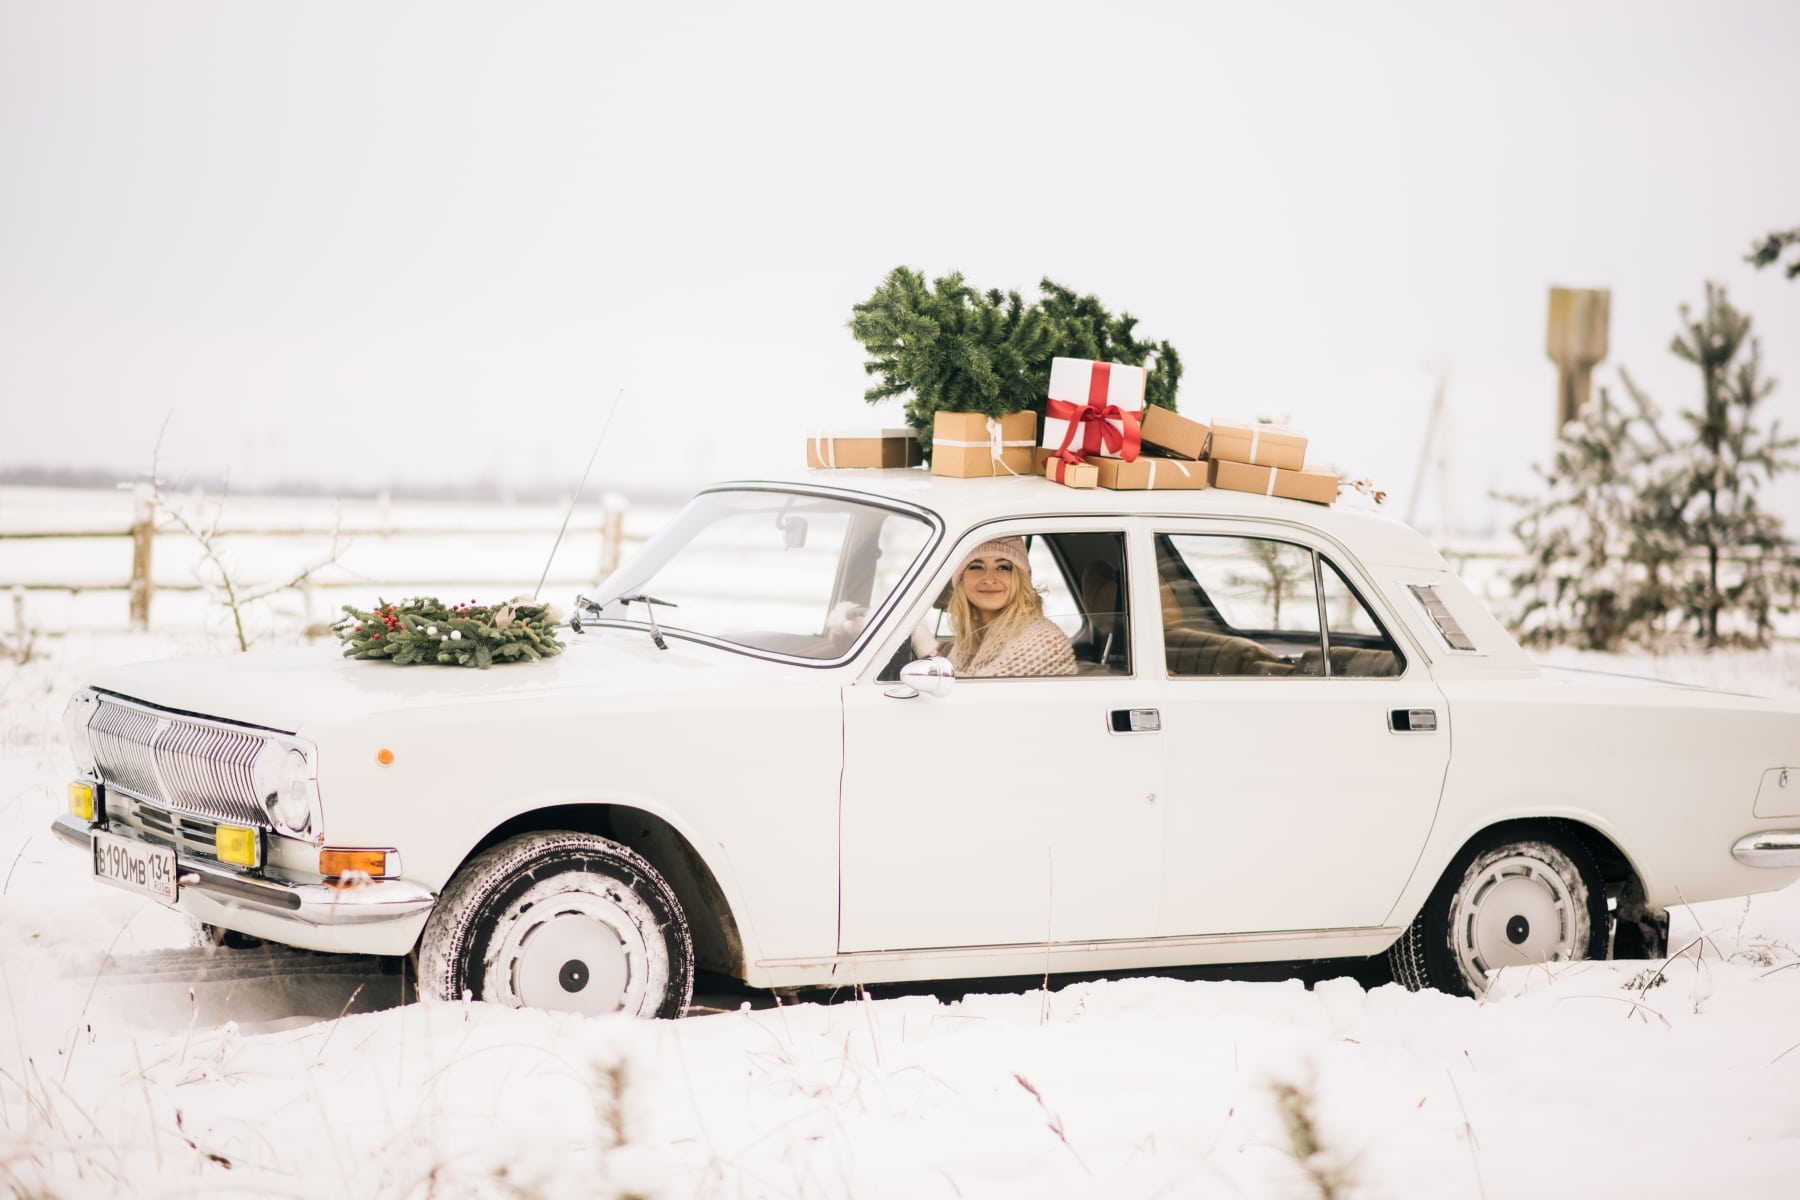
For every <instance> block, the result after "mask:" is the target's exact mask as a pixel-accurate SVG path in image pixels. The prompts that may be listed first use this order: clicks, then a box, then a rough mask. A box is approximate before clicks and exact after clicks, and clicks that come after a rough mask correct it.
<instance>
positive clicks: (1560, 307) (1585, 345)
mask: <svg viewBox="0 0 1800 1200" xmlns="http://www.w3.org/2000/svg"><path fill="white" fill-rule="evenodd" d="M1611 308H1612V293H1611V292H1610V291H1608V290H1607V289H1606V288H1561V287H1553V288H1551V289H1550V330H1549V336H1548V337H1547V338H1546V339H1545V345H1544V351H1545V353H1547V354H1548V355H1549V356H1550V361H1551V362H1553V363H1555V364H1556V375H1557V378H1556V429H1557V432H1558V433H1560V432H1561V431H1562V427H1563V426H1564V425H1567V424H1568V423H1569V422H1570V421H1572V420H1574V419H1575V418H1576V416H1578V415H1579V414H1580V412H1581V410H1582V409H1583V408H1585V407H1586V406H1587V400H1588V393H1589V390H1590V388H1591V386H1592V383H1593V377H1594V367H1595V366H1597V365H1598V364H1599V363H1600V361H1601V360H1602V359H1604V358H1605V357H1606V334H1607V327H1608V325H1609V324H1610V322H1611Z"/></svg>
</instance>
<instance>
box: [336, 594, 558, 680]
mask: <svg viewBox="0 0 1800 1200" xmlns="http://www.w3.org/2000/svg"><path fill="white" fill-rule="evenodd" d="M560 620H561V618H560V616H559V615H558V614H557V613H556V611H555V610H554V609H552V608H550V607H549V606H547V605H544V604H540V603H539V602H538V601H537V600H536V599H534V598H532V597H528V596H516V597H514V598H513V599H511V600H508V601H506V602H505V603H504V604H494V605H484V604H478V603H476V602H474V601H470V602H469V603H467V604H454V605H448V606H447V605H445V604H443V603H442V602H441V601H439V600H438V599H437V598H436V597H434V596H423V597H419V598H418V599H414V600H403V601H401V602H399V603H398V604H389V603H387V602H386V601H385V600H378V601H376V604H375V607H374V608H373V609H371V610H367V611H365V610H363V609H358V608H355V607H352V606H351V605H348V604H346V605H344V616H343V617H341V618H340V619H339V620H338V621H337V623H336V624H334V625H333V626H332V632H334V633H336V634H337V635H338V639H339V640H340V641H342V642H343V643H344V657H345V658H368V659H386V660H388V661H389V662H391V663H393V664H394V665H395V666H401V667H407V666H413V665H415V664H419V663H427V664H431V665H436V666H450V667H475V668H477V669H480V670H486V669H487V668H488V667H489V666H491V665H492V664H493V663H494V662H495V661H496V658H498V661H501V662H518V661H521V660H525V661H534V660H537V659H540V658H549V657H552V656H554V655H557V654H561V653H562V650H563V644H562V642H561V641H560V640H559V639H558V638H557V636H556V626H557V625H558V624H559V623H560Z"/></svg>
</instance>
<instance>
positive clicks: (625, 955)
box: [488, 876, 650, 1013]
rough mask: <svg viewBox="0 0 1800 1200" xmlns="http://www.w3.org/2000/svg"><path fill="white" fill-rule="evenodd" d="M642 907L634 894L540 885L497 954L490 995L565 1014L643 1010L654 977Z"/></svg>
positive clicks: (518, 910) (523, 900)
mask: <svg viewBox="0 0 1800 1200" xmlns="http://www.w3.org/2000/svg"><path fill="white" fill-rule="evenodd" d="M577 878H578V879H580V878H583V877H577ZM587 878H591V877H587ZM634 902H636V897H633V896H630V895H629V894H628V893H627V894H625V895H613V894H609V893H608V892H606V891H604V890H601V889H595V890H589V889H588V888H586V887H571V886H570V880H569V877H566V876H565V877H559V878H558V879H556V880H546V881H543V882H541V883H539V884H537V885H535V886H534V887H532V888H531V889H530V890H529V891H527V892H526V894H525V895H524V896H522V897H520V899H519V902H518V904H517V905H516V906H515V907H514V909H513V913H514V917H513V919H512V920H511V921H509V922H508V923H507V926H506V930H505V933H504V935H503V937H502V938H501V939H500V944H499V945H498V946H497V947H496V948H495V951H494V956H493V958H492V959H491V960H490V968H489V979H490V981H491V982H492V984H493V985H494V986H492V987H490V988H489V990H488V994H489V995H490V996H493V997H494V998H496V999H501V1000H502V1002H503V1003H509V1004H514V1005H524V1006H526V1007H528V1008H542V1009H554V1010H560V1011H563V1012H579V1013H610V1012H618V1011H620V1010H621V1009H624V1010H626V1011H630V1012H635V1011H637V1009H638V1007H639V1005H640V1004H641V1003H642V1002H643V1000H644V993H645V989H646V986H647V984H648V982H649V979H648V976H649V974H650V971H649V948H648V946H647V945H646V944H645V942H644V937H643V934H642V933H641V932H640V929H641V925H640V922H639V921H637V920H634V919H633V916H634V914H633V913H632V912H631V911H629V906H630V905H631V904H633V903H634Z"/></svg>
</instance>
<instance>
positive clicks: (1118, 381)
mask: <svg viewBox="0 0 1800 1200" xmlns="http://www.w3.org/2000/svg"><path fill="white" fill-rule="evenodd" d="M1144 375H1145V372H1144V368H1142V367H1128V366H1126V365H1125V364H1123V363H1106V362H1095V361H1093V360H1092V359H1086V358H1056V359H1051V360H1050V403H1049V405H1048V407H1047V408H1046V409H1045V413H1044V445H1045V446H1047V447H1049V448H1050V449H1052V450H1061V449H1064V448H1065V447H1066V448H1067V449H1070V450H1073V451H1075V452H1076V453H1078V454H1084V455H1087V456H1089V457H1092V456H1093V455H1096V454H1098V455H1103V456H1105V457H1107V458H1122V459H1124V460H1125V461H1126V462H1130V461H1131V460H1133V459H1135V458H1136V457H1137V456H1138V446H1139V444H1140V443H1139V437H1138V424H1139V422H1140V421H1142V420H1143V416H1144Z"/></svg>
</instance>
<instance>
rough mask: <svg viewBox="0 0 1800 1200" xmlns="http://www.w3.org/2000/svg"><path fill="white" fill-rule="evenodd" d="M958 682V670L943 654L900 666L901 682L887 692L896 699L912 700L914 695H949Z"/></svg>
mask: <svg viewBox="0 0 1800 1200" xmlns="http://www.w3.org/2000/svg"><path fill="white" fill-rule="evenodd" d="M955 684H956V671H955V669H954V668H953V667H951V665H950V660H949V659H947V658H945V657H943V656H942V655H935V656H933V657H931V658H920V659H915V660H914V661H912V662H909V663H907V664H906V665H905V666H904V667H901V668H900V684H899V686H898V687H891V688H889V689H888V690H887V694H888V695H890V696H892V697H893V698H894V699H896V700H911V699H912V698H913V697H914V696H932V697H938V696H948V695H949V694H950V689H951V688H952V687H953V686H955Z"/></svg>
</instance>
